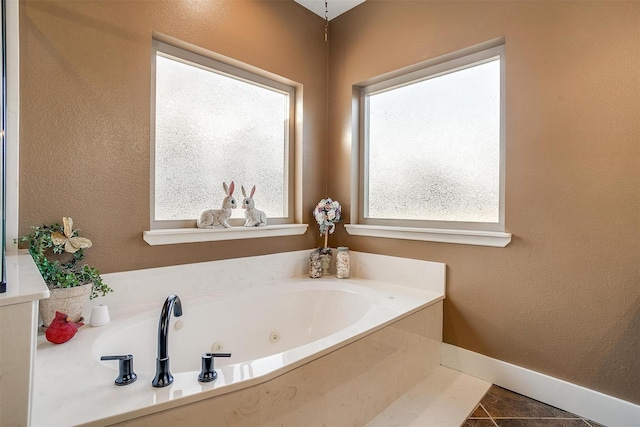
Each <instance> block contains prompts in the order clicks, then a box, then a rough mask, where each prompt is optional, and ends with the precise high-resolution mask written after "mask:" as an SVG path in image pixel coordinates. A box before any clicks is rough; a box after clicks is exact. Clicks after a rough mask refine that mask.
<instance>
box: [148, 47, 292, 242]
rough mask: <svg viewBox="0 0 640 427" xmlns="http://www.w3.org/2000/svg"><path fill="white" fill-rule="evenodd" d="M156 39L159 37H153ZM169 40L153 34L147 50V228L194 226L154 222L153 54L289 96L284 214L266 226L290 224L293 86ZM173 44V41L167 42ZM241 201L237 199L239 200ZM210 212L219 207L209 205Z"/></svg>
mask: <svg viewBox="0 0 640 427" xmlns="http://www.w3.org/2000/svg"><path fill="white" fill-rule="evenodd" d="M156 36H160V37H156ZM160 38H162V39H169V38H168V37H166V36H162V35H159V34H154V38H153V39H152V51H151V94H150V96H151V102H150V116H151V117H150V189H149V196H150V205H149V226H150V229H151V230H166V229H172V230H173V229H181V228H193V227H196V219H195V218H194V219H187V220H156V219H155V197H156V186H155V166H156V158H155V149H156V144H155V129H156V114H155V111H156V57H157V55H160V56H164V57H167V58H169V59H173V60H177V61H179V62H183V63H185V64H188V65H192V66H195V67H200V68H203V69H213V70H215V71H216V72H218V73H220V74H223V75H226V76H228V77H230V78H234V79H237V80H241V81H246V82H248V83H250V84H255V85H258V86H262V87H265V88H267V89H270V90H276V91H280V92H283V93H288V95H289V120H288V123H287V131H286V132H285V152H284V163H285V180H284V194H285V200H284V206H283V207H284V212H285V216H283V217H269V224H270V225H281V224H293V223H294V215H295V212H294V211H295V200H296V199H295V175H296V172H295V155H294V153H295V152H294V148H295V134H296V102H297V96H298V94H297V91H298V88H297V85H296V84H294V83H292V82H290V81H288V80H287V79H284V78H282V77H280V76H277V75H274V74H272V73H269V72H267V71H264V70H261V69H258V68H256V67H253V66H250V65H248V64H244V63H242V62H240V61H236V60H232V59H230V58H227V57H224V56H222V55H219V54H215V53H213V52H210V51H205V50H204V49H201V48H197V47H195V46H191V45H188V46H183V45H187V44H186V43H179V44H180V45H181V46H182V47H179V46H177V44H178V43H176V44H172V43H168V42H166V41H163V40H160ZM171 41H173V40H171ZM241 199H242V198H241V197H240V200H241ZM211 208H212V209H215V208H219V206H212V207H211ZM229 223H230V224H231V225H232V226H234V227H235V226H242V225H243V224H244V219H242V218H231V219H229Z"/></svg>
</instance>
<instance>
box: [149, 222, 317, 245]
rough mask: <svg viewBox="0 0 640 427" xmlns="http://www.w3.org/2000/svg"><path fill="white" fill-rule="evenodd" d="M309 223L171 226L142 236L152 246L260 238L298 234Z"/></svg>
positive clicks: (302, 231) (304, 229)
mask: <svg viewBox="0 0 640 427" xmlns="http://www.w3.org/2000/svg"><path fill="white" fill-rule="evenodd" d="M307 227H308V224H281V225H266V226H261V227H231V228H213V229H203V228H171V229H160V230H150V231H143V232H142V238H143V239H144V241H145V242H147V243H148V244H149V245H151V246H156V245H175V244H179V243H194V242H216V241H220V240H240V239H258V238H262V237H279V236H296V235H300V234H304V233H305V232H306V231H307Z"/></svg>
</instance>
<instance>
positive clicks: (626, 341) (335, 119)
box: [328, 0, 640, 403]
mask: <svg viewBox="0 0 640 427" xmlns="http://www.w3.org/2000/svg"><path fill="white" fill-rule="evenodd" d="M501 36H504V37H505V40H506V70H507V77H506V79H507V83H506V85H507V87H506V93H507V100H506V104H507V152H506V169H507V176H506V186H507V187H506V228H507V231H509V232H511V233H513V235H514V238H513V241H512V243H511V244H510V245H509V246H507V247H506V248H504V249H496V248H487V247H474V246H464V245H452V244H442V243H428V242H414V241H402V240H390V239H377V238H361V237H352V236H348V235H346V234H345V232H344V231H343V229H342V227H340V233H339V234H338V236H337V237H335V239H336V240H337V243H339V244H344V245H348V246H350V247H351V248H353V249H356V250H361V251H367V252H374V253H381V254H387V255H395V256H404V257H410V258H419V259H425V260H433V261H441V262H445V263H447V265H448V269H447V275H448V280H447V300H446V302H445V318H444V340H445V342H448V343H451V344H454V345H457V346H460V347H463V348H466V349H470V350H472V351H476V352H479V353H482V354H485V355H488V356H490V357H494V358H497V359H500V360H504V361H506V362H510V363H514V364H516V365H520V366H523V367H527V368H530V369H533V370H536V371H539V372H543V373H546V374H549V375H552V376H555V377H558V378H562V379H565V380H568V381H571V382H573V383H577V384H581V385H583V386H586V387H589V388H592V389H595V390H599V391H601V392H604V393H607V394H610V395H613V396H617V397H620V398H622V399H626V400H629V401H632V402H635V403H640V341H639V340H640V77H639V74H638V69H640V2H484V1H482V2H475V1H474V2H458V1H451V2H432V1H376V0H368V1H366V2H365V3H363V4H362V5H360V6H358V7H356V8H355V9H353V10H351V11H349V12H347V13H346V14H344V15H342V16H340V17H338V18H337V19H335V20H334V21H333V22H332V24H331V44H330V54H329V64H330V78H329V93H330V99H329V112H330V113H329V140H330V141H331V145H330V147H329V149H330V150H329V152H330V153H331V157H330V161H329V164H330V166H329V168H330V169H332V170H334V171H341V173H330V174H329V175H328V177H329V193H330V194H331V195H332V197H334V198H336V199H338V200H340V201H341V202H343V204H344V205H345V206H344V207H345V211H347V212H348V211H349V199H350V196H351V194H350V191H349V174H347V173H343V172H342V171H348V170H350V168H351V154H350V153H351V131H352V130H351V97H350V94H351V87H352V85H353V84H355V83H357V82H359V81H362V80H364V79H367V78H370V77H374V76H377V75H379V74H382V73H385V72H388V71H392V70H395V69H398V68H401V67H404V66H407V65H410V64H413V63H416V62H419V61H422V60H425V59H429V58H432V57H436V56H438V55H441V54H444V53H448V52H452V51H456V50H458V49H461V48H464V47H466V46H471V45H474V44H477V43H480V42H483V41H486V40H490V39H493V38H496V37H501ZM398 144H399V146H400V147H401V144H402V142H401V141H398Z"/></svg>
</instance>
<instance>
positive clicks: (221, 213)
mask: <svg viewBox="0 0 640 427" xmlns="http://www.w3.org/2000/svg"><path fill="white" fill-rule="evenodd" d="M222 188H223V189H224V192H225V194H226V195H227V196H226V197H225V198H224V200H223V201H222V208H221V209H207V210H206V211H202V213H201V214H200V218H198V222H197V223H196V224H197V226H198V228H216V227H217V226H220V225H221V226H223V227H224V228H230V227H231V226H230V225H229V223H228V222H227V220H228V219H229V217H230V216H231V209H235V208H236V207H237V206H236V199H234V198H233V190H234V188H235V186H234V184H233V181H231V185H229V187H227V183H226V182H223V183H222Z"/></svg>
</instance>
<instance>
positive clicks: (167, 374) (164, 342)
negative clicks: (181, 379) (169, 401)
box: [151, 295, 182, 387]
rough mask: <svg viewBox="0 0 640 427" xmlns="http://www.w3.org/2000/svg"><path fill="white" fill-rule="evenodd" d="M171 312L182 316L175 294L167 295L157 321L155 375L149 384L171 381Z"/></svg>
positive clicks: (158, 385) (166, 383)
mask: <svg viewBox="0 0 640 427" xmlns="http://www.w3.org/2000/svg"><path fill="white" fill-rule="evenodd" d="M171 312H173V315H174V316H176V317H180V316H182V302H181V301H180V298H179V297H178V296H177V295H169V296H168V297H167V299H166V300H165V301H164V305H163V306H162V311H161V312H160V320H159V322H158V357H157V358H156V376H155V377H154V378H153V381H152V382H151V385H152V386H154V387H166V386H168V385H169V384H171V383H172V382H173V375H171V371H170V370H169V321H170V320H171Z"/></svg>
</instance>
